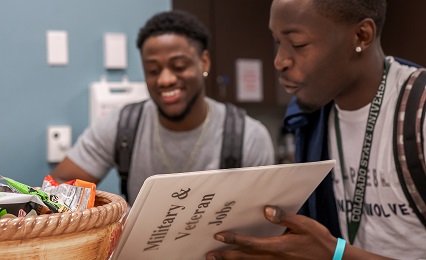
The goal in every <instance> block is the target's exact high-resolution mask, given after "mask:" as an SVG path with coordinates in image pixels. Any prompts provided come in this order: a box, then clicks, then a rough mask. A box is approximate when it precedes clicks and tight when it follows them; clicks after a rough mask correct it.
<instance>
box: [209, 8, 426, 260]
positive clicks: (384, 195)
mask: <svg viewBox="0 0 426 260" xmlns="http://www.w3.org/2000/svg"><path fill="white" fill-rule="evenodd" d="M385 13H386V0H374V1H372V0H339V1H336V0H274V1H273V2H272V5H271V12H270V21H269V27H270V29H271V31H272V35H273V37H274V39H275V40H276V43H277V45H278V46H277V54H276V57H275V61H274V64H275V67H276V69H277V70H278V72H279V82H280V84H281V85H282V86H283V87H284V89H285V90H286V91H287V92H288V93H290V94H292V95H294V97H295V99H294V100H296V103H297V105H298V109H299V112H300V113H299V114H292V115H290V114H289V113H288V115H289V117H287V120H286V127H288V128H290V127H291V128H290V129H289V130H291V131H293V132H295V134H296V140H298V142H297V147H296V160H297V161H298V162H303V161H316V160H321V159H328V158H333V159H336V161H337V163H336V166H335V167H334V169H333V175H329V176H327V177H326V179H325V180H324V182H323V183H322V184H321V185H320V186H319V187H318V188H317V190H316V191H315V193H314V195H313V196H311V198H310V199H309V200H308V202H307V203H306V205H305V206H304V207H303V210H302V211H301V213H303V214H306V215H308V216H309V217H311V218H313V219H316V220H317V221H315V220H313V219H311V218H308V217H305V216H302V215H295V214H287V213H285V212H284V211H282V210H281V209H279V208H277V207H273V206H267V207H265V209H264V214H265V217H266V218H267V219H268V220H269V221H270V222H272V223H275V224H278V225H282V226H286V227H288V230H287V231H288V232H286V233H285V234H284V235H282V236H278V237H271V238H257V237H250V236H244V235H241V234H234V233H232V232H220V233H218V234H216V235H215V239H217V240H219V241H222V242H225V243H227V244H233V245H237V246H239V247H233V248H231V249H229V250H218V251H215V252H210V253H209V254H207V259H215V260H220V259H333V260H335V259H336V260H337V259H386V258H388V257H389V258H396V259H426V250H425V245H426V228H425V225H426V224H424V223H426V222H425V221H424V217H426V211H425V210H424V209H425V208H424V204H423V208H420V210H419V211H416V208H417V207H416V205H415V204H413V203H412V201H410V197H409V196H406V191H405V189H406V188H407V186H405V184H404V182H402V181H400V180H401V179H400V178H399V174H398V171H397V167H398V166H397V163H396V162H395V158H396V156H395V155H394V152H395V150H394V149H393V147H392V144H393V134H394V123H395V121H394V120H395V118H396V117H395V111H396V107H397V103H398V99H399V97H400V92H401V93H405V90H403V85H404V83H405V82H407V79H408V78H409V77H410V75H412V73H413V72H414V71H416V68H414V67H409V66H406V65H403V64H401V63H400V62H397V61H396V60H395V58H393V57H390V56H385V55H384V53H383V50H382V47H381V43H380V34H381V31H382V27H383V24H384V20H385ZM418 72H419V71H416V74H414V75H417V73H418ZM410 84H412V81H409V83H408V85H407V89H410ZM421 84H423V85H422V86H421V87H422V88H423V89H424V85H425V82H424V81H423V82H421ZM417 96H421V95H417ZM291 108H293V107H291ZM291 108H289V110H288V111H290V110H291ZM290 116H292V117H291V118H290ZM298 116H303V118H302V120H299V117H298ZM398 120H401V119H400V118H399V117H398ZM414 121H416V120H414ZM417 121H420V117H417ZM397 122H399V121H397ZM416 133H417V135H416V136H417V141H418V142H417V143H416V145H418V146H420V147H421V148H422V150H423V151H424V150H425V149H426V148H425V147H424V142H423V140H421V141H419V140H420V139H421V138H420V136H424V134H426V126H425V124H423V125H421V124H418V129H417V132H416ZM420 133H421V135H420ZM413 139H415V138H413ZM398 140H399V142H401V140H402V138H401V139H398ZM421 142H423V146H421ZM415 156H418V155H417V154H416V155H415ZM398 160H400V158H399V157H398ZM424 160H425V158H424V157H422V158H421V163H422V164H423V169H424V163H425V161H424ZM409 168H410V166H408V169H409ZM405 174H406V173H405ZM423 177H424V174H423ZM423 180H424V178H423ZM421 181H422V179H421V178H420V182H421ZM415 184H416V185H415V186H414V185H411V186H410V187H409V189H410V192H412V194H415V192H414V191H415V189H416V187H417V188H418V187H419V184H418V183H415ZM421 188H424V186H423V187H421ZM420 190H421V189H420ZM265 203H267V202H265ZM416 203H417V204H418V205H420V206H422V201H421V198H420V199H419V197H417V200H416ZM412 205H413V206H412ZM422 214H423V217H422ZM338 237H340V238H339V239H338ZM341 237H343V239H342V238H341Z"/></svg>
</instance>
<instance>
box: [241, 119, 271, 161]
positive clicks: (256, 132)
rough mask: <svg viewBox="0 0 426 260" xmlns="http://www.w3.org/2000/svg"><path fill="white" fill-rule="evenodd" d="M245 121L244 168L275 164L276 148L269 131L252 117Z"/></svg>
mask: <svg viewBox="0 0 426 260" xmlns="http://www.w3.org/2000/svg"><path fill="white" fill-rule="evenodd" d="M245 120H246V122H245V124H246V126H245V130H244V131H245V132H244V146H243V167H251V166H261V165H271V164H274V163H275V153H274V146H273V144H272V139H271V135H270V134H269V131H268V129H267V128H266V127H265V126H264V125H263V124H262V123H261V122H260V121H257V120H255V119H253V118H251V117H248V116H246V119H245Z"/></svg>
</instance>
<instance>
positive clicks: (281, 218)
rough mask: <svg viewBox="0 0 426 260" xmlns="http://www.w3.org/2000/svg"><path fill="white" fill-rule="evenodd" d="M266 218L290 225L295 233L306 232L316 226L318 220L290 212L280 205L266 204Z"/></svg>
mask: <svg viewBox="0 0 426 260" xmlns="http://www.w3.org/2000/svg"><path fill="white" fill-rule="evenodd" d="M264 214H265V218H266V219H267V220H269V221H270V222H272V223H275V224H278V225H281V226H285V227H288V228H289V229H291V231H292V232H294V233H305V231H307V230H310V229H311V228H313V227H314V225H315V224H316V222H315V221H314V220H312V219H310V218H308V217H305V216H302V215H296V214H289V213H285V212H284V211H282V210H281V209H280V208H279V207H275V206H266V207H265V209H264Z"/></svg>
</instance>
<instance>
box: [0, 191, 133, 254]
mask: <svg viewBox="0 0 426 260" xmlns="http://www.w3.org/2000/svg"><path fill="white" fill-rule="evenodd" d="M126 211H127V203H126V201H125V200H124V199H123V198H122V197H120V196H118V195H115V194H112V193H108V192H104V191H97V192H96V199H95V207H93V208H91V209H86V210H83V211H75V212H66V213H56V214H46V215H40V216H33V217H18V218H9V219H1V220H0V259H73V260H78V259H103V260H104V259H108V258H109V257H110V255H111V253H112V252H113V250H114V249H115V246H116V244H117V241H118V238H119V237H120V235H121V231H122V220H123V217H124V215H125V214H126Z"/></svg>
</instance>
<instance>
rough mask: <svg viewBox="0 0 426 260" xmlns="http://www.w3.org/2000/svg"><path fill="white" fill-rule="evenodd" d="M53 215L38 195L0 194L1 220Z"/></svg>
mask: <svg viewBox="0 0 426 260" xmlns="http://www.w3.org/2000/svg"><path fill="white" fill-rule="evenodd" d="M48 213H52V211H51V210H50V209H49V208H47V207H46V205H45V204H44V203H43V201H41V200H40V198H39V197H37V196H36V195H30V194H19V193H11V192H0V218H4V217H13V216H14V217H24V216H31V215H34V214H35V215H41V214H48Z"/></svg>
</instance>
